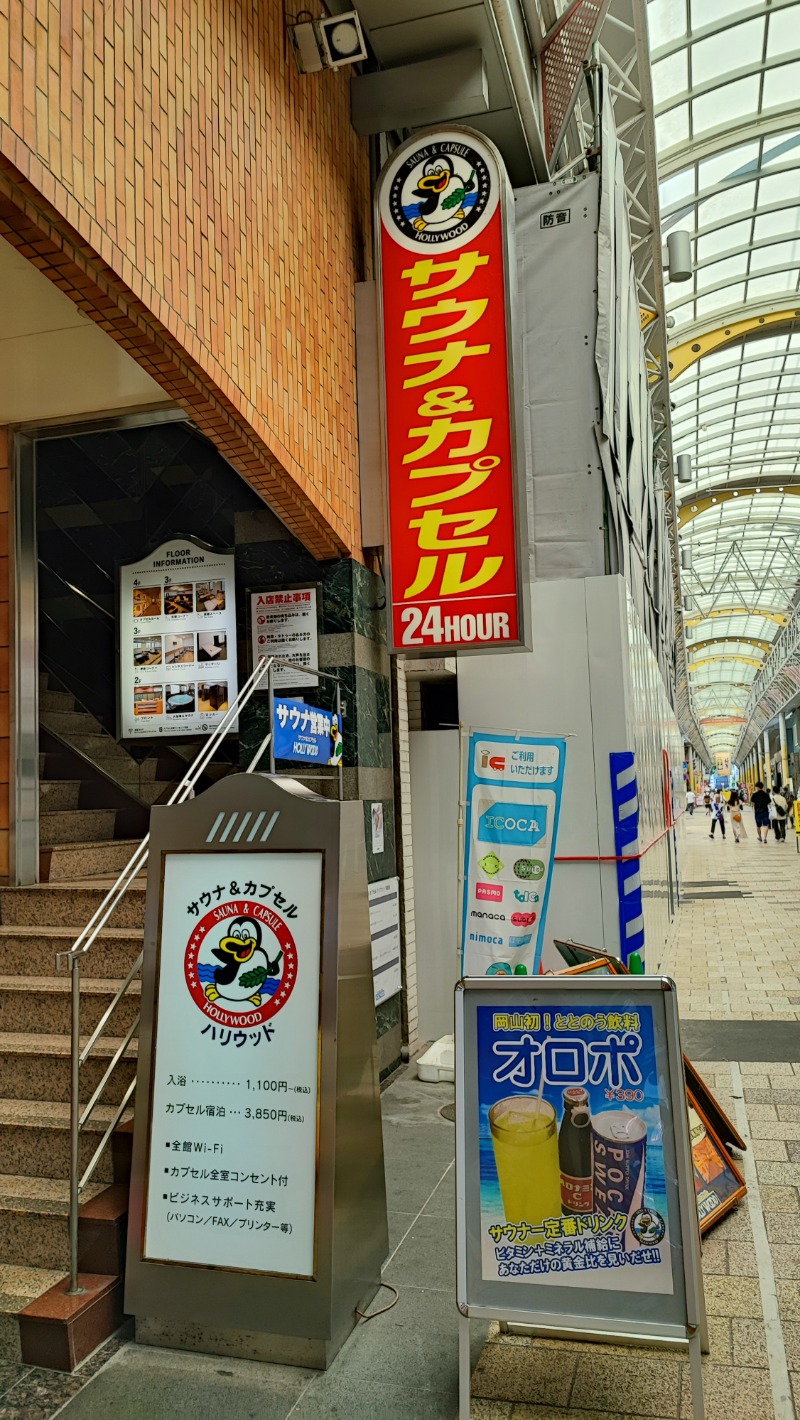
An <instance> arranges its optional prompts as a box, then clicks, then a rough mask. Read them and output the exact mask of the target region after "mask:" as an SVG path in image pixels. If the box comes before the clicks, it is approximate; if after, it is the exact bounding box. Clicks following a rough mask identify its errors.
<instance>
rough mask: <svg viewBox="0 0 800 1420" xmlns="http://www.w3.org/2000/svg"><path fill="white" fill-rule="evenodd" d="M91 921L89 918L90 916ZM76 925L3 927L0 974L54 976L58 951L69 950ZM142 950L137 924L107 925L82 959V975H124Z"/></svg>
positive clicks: (0, 949)
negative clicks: (130, 925)
mask: <svg viewBox="0 0 800 1420" xmlns="http://www.w3.org/2000/svg"><path fill="white" fill-rule="evenodd" d="M87 921H88V918H87ZM79 930H80V929H79V928H77V927H48V928H47V929H46V933H45V934H43V932H42V929H41V928H39V927H14V926H10V927H0V976H52V975H53V973H54V972H57V971H58V969H59V968H58V966H57V963H56V953H57V952H65V951H68V950H69V948H70V947H71V946H72V944H73V942H74V941H75V938H76V937H77V935H78V932H79ZM141 950H142V933H141V932H138V931H137V930H136V928H135V927H107V928H106V929H105V930H104V931H103V932H102V933H101V934H100V936H99V937H98V938H97V939H96V940H95V941H94V942H93V943H92V946H91V948H90V950H89V951H88V952H87V953H86V955H85V956H84V957H83V959H82V961H81V973H82V975H83V976H105V977H120V978H122V977H125V976H127V974H128V972H129V971H130V969H131V967H132V966H133V963H134V962H135V960H136V958H137V956H138V955H139V952H140V951H141Z"/></svg>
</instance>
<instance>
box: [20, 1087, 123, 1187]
mask: <svg viewBox="0 0 800 1420" xmlns="http://www.w3.org/2000/svg"><path fill="white" fill-rule="evenodd" d="M115 1113H116V1109H115V1108H114V1107H113V1106H111V1105H101V1104H99V1105H98V1106H97V1108H96V1109H95V1111H94V1113H93V1114H92V1118H91V1120H90V1121H89V1123H88V1124H87V1126H86V1128H85V1129H83V1130H82V1131H81V1139H80V1161H79V1162H80V1168H81V1169H85V1168H87V1166H88V1165H89V1164H90V1163H91V1161H92V1157H93V1155H94V1152H95V1149H96V1148H97V1146H98V1144H99V1143H100V1140H101V1138H102V1137H103V1134H104V1133H105V1131H106V1129H107V1128H108V1126H109V1124H111V1123H112V1121H113V1119H114V1115H115ZM132 1114H133V1111H132V1110H126V1112H125V1114H124V1115H123V1119H126V1118H130V1117H132ZM0 1159H2V1160H3V1165H4V1167H5V1168H7V1169H8V1171H9V1172H10V1173H16V1174H26V1175H27V1176H28V1177H29V1178H61V1179H65V1178H68V1177H69V1105H68V1104H66V1103H61V1102H59V1101H55V1100H27V1099H25V1100H2V1099H0ZM113 1176H114V1174H113V1164H112V1159H111V1149H110V1147H109V1146H108V1145H107V1146H106V1148H105V1149H104V1150H103V1153H102V1154H101V1156H100V1160H99V1163H98V1165H97V1169H96V1171H95V1174H94V1178H93V1180H92V1181H93V1182H95V1183H111V1181H112V1179H113Z"/></svg>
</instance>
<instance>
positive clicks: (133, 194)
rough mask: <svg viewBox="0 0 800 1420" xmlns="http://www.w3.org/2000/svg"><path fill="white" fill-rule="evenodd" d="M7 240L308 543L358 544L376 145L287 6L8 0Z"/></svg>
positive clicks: (2, 141)
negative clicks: (361, 132)
mask: <svg viewBox="0 0 800 1420" xmlns="http://www.w3.org/2000/svg"><path fill="white" fill-rule="evenodd" d="M0 233H2V235H4V236H6V237H7V239H8V240H10V241H11V242H13V243H14V245H16V246H17V247H18V248H19V249H20V250H22V251H23V252H24V254H25V255H26V256H27V257H29V258H30V259H31V260H33V261H35V263H36V264H37V266H39V267H40V269H41V270H43V271H44V272H45V274H46V275H48V276H49V277H50V278H51V279H52V280H54V281H55V282H56V283H57V284H58V285H59V286H60V287H61V289H63V290H65V291H67V293H68V294H69V295H70V296H71V297H72V299H73V300H75V301H76V303H77V304H78V305H79V306H80V307H81V309H83V310H85V311H86V312H87V314H89V315H90V316H91V317H92V318H93V319H95V320H96V321H98V323H99V324H101V325H102V326H103V327H104V328H105V329H106V330H107V331H108V332H109V333H110V334H111V335H113V336H114V338H115V339H117V340H118V341H119V342H120V343H121V344H123V345H124V346H125V347H126V348H127V349H128V350H129V351H130V352H131V353H132V354H133V355H134V356H135V358H136V359H137V360H139V362H140V363H141V364H143V365H144V366H145V367H146V368H147V369H148V371H149V372H150V373H151V374H152V375H153V376H154V378H155V379H156V380H157V381H158V382H159V384H161V385H162V387H163V388H164V389H166V390H167V391H168V392H169V393H170V394H171V395H172V396H173V397H174V398H176V399H177V400H178V401H179V402H180V403H181V404H182V405H183V406H184V407H185V408H186V409H187V411H189V412H190V413H191V415H192V418H193V419H194V420H195V422H196V423H197V424H198V426H199V427H200V428H201V429H202V430H203V432H205V433H208V434H209V436H210V437H211V438H213V440H214V442H215V443H216V444H217V447H218V448H219V449H220V451H221V452H223V453H224V454H225V455H226V457H228V458H229V459H230V461H231V462H232V463H233V464H234V465H235V466H236V467H237V468H238V469H239V470H240V471H241V472H243V473H245V475H246V476H247V477H248V479H249V480H250V481H251V483H252V484H253V486H254V487H256V488H257V489H258V491H259V492H261V493H262V494H263V495H264V496H265V497H266V498H268V500H269V502H270V504H271V505H272V507H273V508H275V510H276V511H277V512H279V514H280V515H281V517H282V518H283V519H284V521H285V522H286V523H287V525H288V526H289V527H290V528H291V529H292V530H293V531H294V532H296V533H297V535H298V536H299V537H300V538H301V539H302V540H303V542H304V543H305V545H306V546H308V547H309V548H311V549H312V550H313V551H315V552H316V553H317V555H320V556H337V555H340V554H341V552H342V551H353V550H357V549H358V546H359V514H358V502H359V498H358V473H357V435H356V400H355V357H354V288H355V283H356V281H358V280H359V279H364V278H365V277H367V276H368V275H369V274H370V273H369V260H370V257H369V252H370V245H371V237H370V206H369V165H368V152H367V146H366V143H365V142H364V140H362V139H360V138H358V137H357V135H356V134H355V133H354V131H353V129H352V127H351V125H350V113H349V77H348V73H347V71H344V72H343V73H341V74H331V73H328V74H324V73H323V74H317V75H311V76H301V75H299V74H298V72H297V70H296V66H295V63H294V59H293V57H292V53H291V48H290V43H289V38H288V34H287V32H286V11H285V7H284V6H283V5H282V4H281V3H280V0H259V3H258V4H251V3H248V4H232V3H230V0H204V3H202V4H193V3H189V0H183V2H182V3H179V4H176V5H167V4H163V3H157V4H145V5H142V4H140V3H138V0H119V3H116V4H114V5H105V4H103V5H101V4H97V3H96V2H95V0H73V3H72V4H70V5H68V6H67V5H57V4H54V3H52V0H50V3H47V0H44V3H37V4H33V3H31V0H0Z"/></svg>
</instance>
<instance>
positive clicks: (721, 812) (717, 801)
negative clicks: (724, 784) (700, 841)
mask: <svg viewBox="0 0 800 1420" xmlns="http://www.w3.org/2000/svg"><path fill="white" fill-rule="evenodd" d="M717 824H719V831H720V833H721V834H722V837H723V838H724V837H725V804H724V803H723V800H722V796H721V795H720V794H715V795H714V802H713V803H712V805H711V832H710V833H709V835H708V836H709V838H713V837H714V829H715V828H716V827H717Z"/></svg>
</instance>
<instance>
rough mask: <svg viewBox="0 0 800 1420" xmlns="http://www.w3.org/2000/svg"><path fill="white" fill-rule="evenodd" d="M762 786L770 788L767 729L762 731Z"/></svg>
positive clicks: (770, 773) (770, 769) (770, 775)
mask: <svg viewBox="0 0 800 1420" xmlns="http://www.w3.org/2000/svg"><path fill="white" fill-rule="evenodd" d="M764 788H765V789H767V790H769V789H771V788H772V766H771V764H770V758H769V730H765V731H764Z"/></svg>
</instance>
